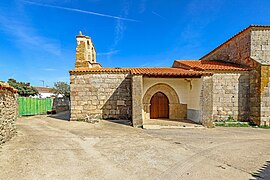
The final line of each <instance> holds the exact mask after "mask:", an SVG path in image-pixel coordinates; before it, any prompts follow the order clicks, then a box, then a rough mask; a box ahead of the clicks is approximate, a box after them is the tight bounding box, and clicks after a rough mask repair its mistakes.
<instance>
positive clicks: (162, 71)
mask: <svg viewBox="0 0 270 180" xmlns="http://www.w3.org/2000/svg"><path fill="white" fill-rule="evenodd" d="M73 72H90V73H102V72H108V73H119V72H126V73H130V74H134V75H144V76H151V77H153V76H157V77H200V76H202V75H212V73H211V72H203V71H194V70H186V69H181V68H78V69H75V70H71V71H70V73H73Z"/></svg>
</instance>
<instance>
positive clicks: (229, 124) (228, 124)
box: [215, 123, 251, 127]
mask: <svg viewBox="0 0 270 180" xmlns="http://www.w3.org/2000/svg"><path fill="white" fill-rule="evenodd" d="M215 126H221V127H251V126H250V125H249V124H246V123H244V124H243V123H218V124H215Z"/></svg>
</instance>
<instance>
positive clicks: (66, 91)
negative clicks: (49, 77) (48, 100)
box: [52, 82, 70, 98]
mask: <svg viewBox="0 0 270 180" xmlns="http://www.w3.org/2000/svg"><path fill="white" fill-rule="evenodd" d="M52 93H54V94H55V95H56V96H58V95H62V96H63V97H68V98H69V96H70V87H69V84H68V83H66V82H56V83H54V87H53V89H52Z"/></svg>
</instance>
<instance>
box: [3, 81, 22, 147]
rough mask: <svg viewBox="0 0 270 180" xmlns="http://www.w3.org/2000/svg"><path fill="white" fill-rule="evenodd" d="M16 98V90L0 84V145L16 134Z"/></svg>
mask: <svg viewBox="0 0 270 180" xmlns="http://www.w3.org/2000/svg"><path fill="white" fill-rule="evenodd" d="M17 98H18V95H17V93H16V90H14V89H13V88H11V87H9V86H6V85H3V84H0V144H2V143H4V142H6V141H8V140H9V139H11V138H12V137H13V136H14V135H15V134H16V127H15V121H16V119H17V117H18V102H17Z"/></svg>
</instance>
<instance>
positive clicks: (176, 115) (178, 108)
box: [143, 83, 187, 119]
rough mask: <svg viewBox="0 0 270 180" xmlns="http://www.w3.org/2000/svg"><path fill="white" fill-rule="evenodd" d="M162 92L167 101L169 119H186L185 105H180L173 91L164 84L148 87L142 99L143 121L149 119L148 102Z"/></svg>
mask: <svg viewBox="0 0 270 180" xmlns="http://www.w3.org/2000/svg"><path fill="white" fill-rule="evenodd" d="M157 92H162V93H163V94H165V95H166V96H167V98H168V99H169V119H185V118H187V105H186V104H180V101H179V97H178V95H177V93H176V92H175V90H174V89H173V88H172V87H171V86H169V85H167V84H164V83H160V84H155V85H153V86H152V87H150V88H149V89H148V90H147V91H146V93H145V94H144V97H143V111H144V119H150V101H151V98H152V96H153V95H154V94H156V93H157Z"/></svg>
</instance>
